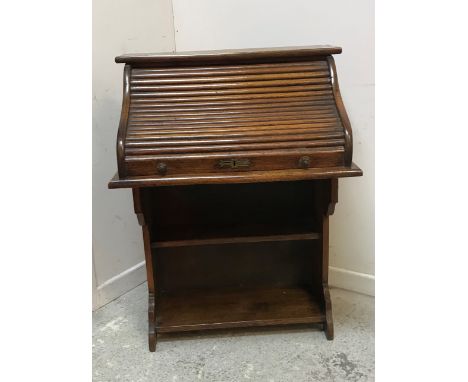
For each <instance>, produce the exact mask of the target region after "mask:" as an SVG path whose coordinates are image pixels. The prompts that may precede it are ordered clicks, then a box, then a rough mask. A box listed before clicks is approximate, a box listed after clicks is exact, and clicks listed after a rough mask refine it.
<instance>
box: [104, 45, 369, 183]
mask: <svg viewBox="0 0 468 382" xmlns="http://www.w3.org/2000/svg"><path fill="white" fill-rule="evenodd" d="M340 52H341V48H336V47H330V46H315V47H299V48H272V49H254V50H233V51H212V52H194V53H188V52H185V53H173V54H140V55H124V56H119V57H117V58H116V62H118V63H125V64H126V65H125V69H124V96H123V103H122V114H121V120H120V126H119V131H118V138H117V156H118V175H116V177H115V178H114V179H113V180H112V181H111V183H110V187H135V186H146V185H154V186H156V185H164V184H201V183H219V182H223V183H226V182H255V181H274V180H294V179H313V178H321V177H322V178H323V177H333V176H335V177H338V176H355V175H361V171H360V170H359V169H358V168H357V167H356V166H354V165H353V164H352V162H351V159H352V132H351V126H350V123H349V120H348V117H347V115H346V111H345V108H344V105H343V102H342V100H341V96H340V91H339V87H338V83H337V76H336V69H335V64H334V60H333V58H332V56H331V54H335V53H340Z"/></svg>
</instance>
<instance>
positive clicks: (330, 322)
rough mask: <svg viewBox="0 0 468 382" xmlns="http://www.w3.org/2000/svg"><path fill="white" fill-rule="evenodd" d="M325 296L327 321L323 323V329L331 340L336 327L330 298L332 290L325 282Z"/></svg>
mask: <svg viewBox="0 0 468 382" xmlns="http://www.w3.org/2000/svg"><path fill="white" fill-rule="evenodd" d="M323 297H324V299H325V323H324V325H323V329H324V331H325V336H326V337H327V340H329V341H331V340H333V337H334V329H333V315H332V306H331V299H330V291H329V290H328V284H323Z"/></svg>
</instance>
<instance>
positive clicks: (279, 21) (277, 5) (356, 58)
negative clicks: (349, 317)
mask: <svg viewBox="0 0 468 382" xmlns="http://www.w3.org/2000/svg"><path fill="white" fill-rule="evenodd" d="M173 7H174V25H175V29H176V33H175V42H176V48H177V51H184V50H210V49H229V48H250V47H272V46H288V45H289V46H294V45H314V44H332V45H338V46H341V47H342V48H343V53H342V54H341V55H337V56H335V61H336V65H337V70H338V77H339V82H340V88H341V92H342V95H343V99H344V102H345V106H346V109H347V111H348V114H349V118H350V120H351V124H352V126H353V138H354V156H353V160H354V161H355V162H356V163H357V164H358V165H359V166H360V167H361V168H362V169H363V170H364V177H362V178H352V179H344V180H340V187H339V199H340V200H339V204H338V205H337V206H336V211H335V215H333V217H332V218H331V227H330V235H331V237H330V240H331V243H330V265H331V269H330V282H331V283H332V284H334V285H336V286H340V287H345V288H347V289H354V290H358V291H360V292H363V293H368V294H373V293H374V277H373V275H374V2H373V1H372V0H353V1H349V0H327V1H311V0H236V1H230V0H197V1H193V0H173Z"/></svg>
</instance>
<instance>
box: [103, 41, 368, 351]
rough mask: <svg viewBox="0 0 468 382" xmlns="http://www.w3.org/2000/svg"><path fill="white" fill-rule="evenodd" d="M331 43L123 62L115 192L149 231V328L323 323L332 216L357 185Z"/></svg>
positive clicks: (328, 314) (153, 332)
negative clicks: (124, 194)
mask: <svg viewBox="0 0 468 382" xmlns="http://www.w3.org/2000/svg"><path fill="white" fill-rule="evenodd" d="M340 52H341V48H337V47H330V46H315V47H296V48H275V49H254V50H242V51H237V50H235V51H215V52H194V53H190V52H185V53H178V54H140V55H125V56H119V57H117V58H116V62H118V63H125V69H124V94H123V103H122V114H121V120H120V126H119V130H118V136H117V162H118V173H117V174H116V176H115V177H114V178H113V179H112V180H111V181H110V183H109V187H110V188H132V190H133V199H134V208H135V212H136V214H137V216H138V221H139V223H140V225H141V226H142V228H143V241H144V248H145V259H146V268H147V279H148V290H149V307H148V320H149V348H150V351H154V350H155V348H156V337H157V333H164V332H179V331H191V330H201V329H203V330H204V329H216V328H233V327H247V326H269V325H284V324H312V323H314V324H321V325H323V329H324V331H325V334H326V336H327V338H328V339H332V338H333V320H332V309H331V301H330V295H329V291H328V229H329V228H328V226H329V225H328V219H329V216H330V215H331V214H333V211H334V208H335V204H336V203H337V201H338V178H339V177H349V176H359V175H362V171H361V170H360V169H359V168H358V167H357V166H356V165H354V164H353V163H352V131H351V125H350V123H349V119H348V117H347V115H346V111H345V108H344V105H343V102H342V99H341V96H340V91H339V87H338V80H337V75H336V68H335V64H334V61H333V57H332V56H331V55H332V54H337V53H340Z"/></svg>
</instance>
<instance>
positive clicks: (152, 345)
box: [133, 188, 157, 352]
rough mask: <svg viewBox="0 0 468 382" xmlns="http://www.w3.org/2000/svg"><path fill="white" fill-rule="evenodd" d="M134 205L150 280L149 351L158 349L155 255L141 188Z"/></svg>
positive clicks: (134, 193) (135, 196) (134, 194)
mask: <svg viewBox="0 0 468 382" xmlns="http://www.w3.org/2000/svg"><path fill="white" fill-rule="evenodd" d="M133 205H134V209H135V213H136V215H137V217H138V223H139V224H140V225H141V228H142V230H143V244H144V248H145V261H146V278H147V281H148V345H149V351H150V352H154V351H155V350H156V339H157V332H156V311H155V310H156V304H155V292H154V276H153V256H152V254H151V239H150V233H149V229H148V225H147V222H146V219H145V215H144V212H143V207H142V202H141V190H140V189H139V188H134V189H133Z"/></svg>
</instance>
